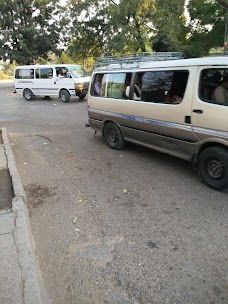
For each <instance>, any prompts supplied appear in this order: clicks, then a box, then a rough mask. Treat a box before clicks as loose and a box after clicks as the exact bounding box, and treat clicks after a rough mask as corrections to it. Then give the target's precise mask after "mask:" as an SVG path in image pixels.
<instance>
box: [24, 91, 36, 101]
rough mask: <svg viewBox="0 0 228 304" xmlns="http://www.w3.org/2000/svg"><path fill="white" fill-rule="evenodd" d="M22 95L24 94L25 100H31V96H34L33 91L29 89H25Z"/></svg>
mask: <svg viewBox="0 0 228 304" xmlns="http://www.w3.org/2000/svg"><path fill="white" fill-rule="evenodd" d="M23 95H24V98H25V99H27V100H33V98H34V95H33V92H32V91H31V90H29V89H25V90H24V93H23Z"/></svg>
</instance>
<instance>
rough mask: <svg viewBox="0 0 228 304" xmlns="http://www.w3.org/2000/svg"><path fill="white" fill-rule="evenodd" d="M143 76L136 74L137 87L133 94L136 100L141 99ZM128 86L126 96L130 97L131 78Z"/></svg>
mask: <svg viewBox="0 0 228 304" xmlns="http://www.w3.org/2000/svg"><path fill="white" fill-rule="evenodd" d="M141 79H142V77H141V75H140V74H139V73H138V74H137V75H136V78H135V88H134V95H133V99H134V100H141V85H142V80H141ZM126 80H127V77H126ZM127 84H128V85H127V87H126V90H125V96H126V97H127V98H129V94H130V80H128V83H127Z"/></svg>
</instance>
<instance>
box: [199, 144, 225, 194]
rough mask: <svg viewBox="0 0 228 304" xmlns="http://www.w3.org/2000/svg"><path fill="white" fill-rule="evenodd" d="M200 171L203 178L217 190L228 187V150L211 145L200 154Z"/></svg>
mask: <svg viewBox="0 0 228 304" xmlns="http://www.w3.org/2000/svg"><path fill="white" fill-rule="evenodd" d="M197 170H198V173H199V175H200V177H201V178H202V180H203V181H204V182H205V183H206V184H207V185H208V186H209V187H211V188H213V189H215V190H224V189H227V188H228V150H227V149H226V148H223V147H210V148H207V149H205V150H204V151H203V152H201V154H200V155H199V159H198V166H197Z"/></svg>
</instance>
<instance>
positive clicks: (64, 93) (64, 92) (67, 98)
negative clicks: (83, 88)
mask: <svg viewBox="0 0 228 304" xmlns="http://www.w3.org/2000/svg"><path fill="white" fill-rule="evenodd" d="M60 99H61V100H62V102H66V103H67V102H69V101H70V93H69V92H68V91H67V90H61V91H60Z"/></svg>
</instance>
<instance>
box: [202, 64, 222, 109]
mask: <svg viewBox="0 0 228 304" xmlns="http://www.w3.org/2000/svg"><path fill="white" fill-rule="evenodd" d="M199 97H200V98H201V99H202V100H203V101H205V102H209V103H215V104H221V105H228V69H221V68H215V69H204V70H202V72H201V75H200V84H199Z"/></svg>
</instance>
